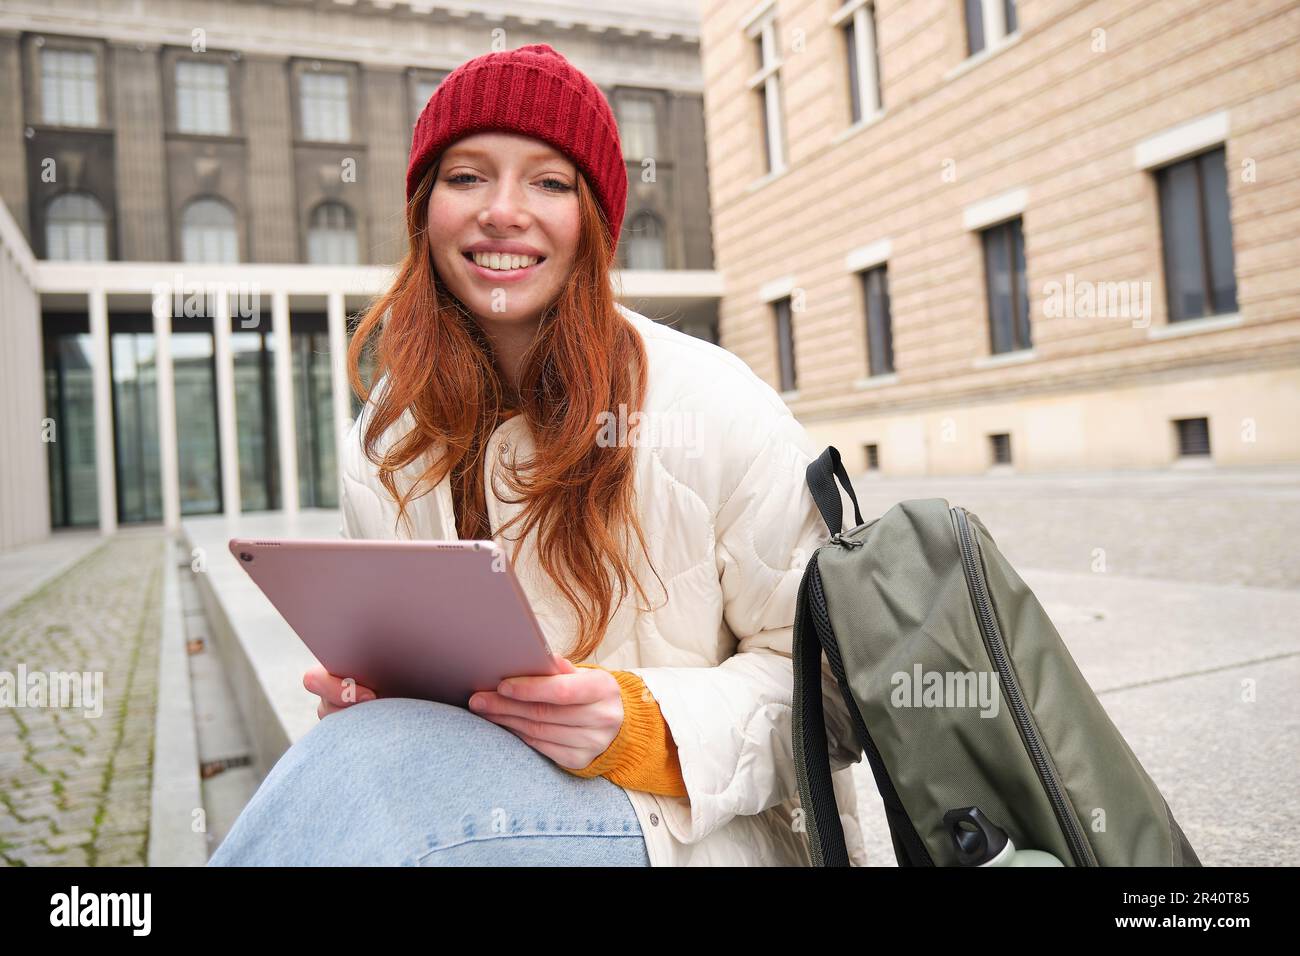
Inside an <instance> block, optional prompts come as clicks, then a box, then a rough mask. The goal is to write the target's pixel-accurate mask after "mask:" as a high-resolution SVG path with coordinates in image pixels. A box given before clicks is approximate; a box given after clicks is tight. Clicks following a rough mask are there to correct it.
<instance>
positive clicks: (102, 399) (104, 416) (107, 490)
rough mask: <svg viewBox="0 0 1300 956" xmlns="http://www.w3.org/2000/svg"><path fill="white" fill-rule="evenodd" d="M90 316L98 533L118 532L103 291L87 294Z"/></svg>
mask: <svg viewBox="0 0 1300 956" xmlns="http://www.w3.org/2000/svg"><path fill="white" fill-rule="evenodd" d="M86 298H87V305H88V308H89V312H90V337H91V344H92V349H93V352H94V355H93V358H92V359H91V366H92V382H93V387H94V392H95V477H96V479H97V484H98V485H99V530H100V533H102V534H112V533H113V532H114V531H116V530H117V456H116V454H115V449H114V446H113V383H112V381H111V380H110V378H109V374H110V369H109V364H108V347H109V343H108V295H107V293H105V292H104V290H103V289H91V290H90V291H89V292H88V293H87V294H86Z"/></svg>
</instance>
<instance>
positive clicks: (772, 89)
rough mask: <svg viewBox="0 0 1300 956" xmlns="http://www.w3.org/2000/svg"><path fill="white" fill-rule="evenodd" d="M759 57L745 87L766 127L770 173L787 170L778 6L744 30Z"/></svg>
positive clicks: (773, 6)
mask: <svg viewBox="0 0 1300 956" xmlns="http://www.w3.org/2000/svg"><path fill="white" fill-rule="evenodd" d="M745 34H746V36H748V37H749V38H750V42H751V43H752V44H753V49H754V51H755V53H756V55H757V62H758V71H757V72H756V73H754V75H753V76H751V77H750V78H749V80H748V81H747V82H746V85H747V86H748V87H749V89H751V90H753V91H754V92H755V93H756V94H757V98H758V109H759V119H760V123H761V124H762V127H763V143H764V149H763V155H764V158H765V161H766V163H767V172H769V173H777V172H780V171H781V170H782V169H784V168H785V147H784V144H783V139H782V130H781V83H780V73H779V72H778V71H779V70H780V67H781V59H780V55H779V53H780V47H779V46H778V45H777V36H776V4H775V3H771V4H769V5H768V6H766V7H765V8H764V9H763V12H762V13H760V14H759V16H758V17H757V18H756V19H754V20H753V21H751V22H750V24H749V25H748V26H747V27H746V28H745Z"/></svg>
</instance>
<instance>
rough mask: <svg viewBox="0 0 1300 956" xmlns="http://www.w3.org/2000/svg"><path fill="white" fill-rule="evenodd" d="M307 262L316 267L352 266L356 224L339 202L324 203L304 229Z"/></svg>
mask: <svg viewBox="0 0 1300 956" xmlns="http://www.w3.org/2000/svg"><path fill="white" fill-rule="evenodd" d="M307 261H308V262H310V263H311V264H312V265H316V266H354V265H356V264H357V262H358V261H359V259H358V256H357V220H356V217H355V216H353V215H352V210H351V209H349V208H348V207H347V206H345V205H343V203H341V202H333V201H329V202H323V203H321V204H320V205H319V206H317V207H316V208H315V209H313V210H312V212H311V224H310V225H309V226H308V228H307Z"/></svg>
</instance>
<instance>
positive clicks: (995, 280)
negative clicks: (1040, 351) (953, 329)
mask: <svg viewBox="0 0 1300 956" xmlns="http://www.w3.org/2000/svg"><path fill="white" fill-rule="evenodd" d="M981 238H982V239H983V243H984V275H985V282H986V286H987V293H988V310H989V347H990V350H991V351H992V352H993V353H994V354H996V353H998V352H1015V351H1017V350H1019V349H1027V348H1030V347H1032V345H1033V342H1032V340H1031V339H1030V335H1029V287H1028V285H1026V283H1025V241H1024V236H1023V234H1022V232H1021V227H1020V220H1019V219H1012V220H1011V221H1010V222H1005V223H1002V224H1001V225H1000V226H994V227H993V228H992V229H985V230H984V231H983V232H982V233H981Z"/></svg>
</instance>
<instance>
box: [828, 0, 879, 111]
mask: <svg viewBox="0 0 1300 956" xmlns="http://www.w3.org/2000/svg"><path fill="white" fill-rule="evenodd" d="M831 26H833V27H835V28H836V29H837V30H839V32H840V38H841V42H843V43H844V44H845V47H844V49H845V67H846V70H845V72H846V73H847V76H848V83H849V120H850V125H857V124H858V123H863V122H865V121H866V120H869V119H871V118H872V117H873V116H876V115H877V114H879V113H880V112H881V111H882V110H884V108H885V104H884V95H883V91H882V87H881V82H880V35H879V32H878V31H877V29H876V4H875V2H874V0H848V2H846V3H845V4H843V5H842V6H841V7H840V8H839V9H838V10H836V11H835V12H834V13H833V14H832V15H831ZM850 30H852V40H853V42H852V46H851V47H850V46H849V43H848V41H849V31H850ZM868 106H870V109H868V108H867V107H868Z"/></svg>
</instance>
